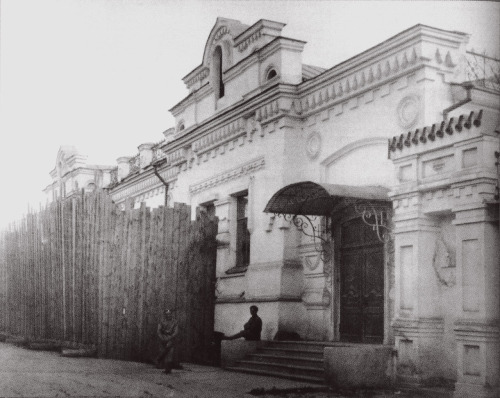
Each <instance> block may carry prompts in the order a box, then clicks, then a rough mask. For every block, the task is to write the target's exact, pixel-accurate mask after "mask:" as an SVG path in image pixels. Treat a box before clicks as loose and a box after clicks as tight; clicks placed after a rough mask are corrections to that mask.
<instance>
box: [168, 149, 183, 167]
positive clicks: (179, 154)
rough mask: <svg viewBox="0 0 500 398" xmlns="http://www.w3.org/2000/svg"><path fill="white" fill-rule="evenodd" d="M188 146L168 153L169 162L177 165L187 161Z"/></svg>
mask: <svg viewBox="0 0 500 398" xmlns="http://www.w3.org/2000/svg"><path fill="white" fill-rule="evenodd" d="M186 154H187V150H186V148H179V149H176V150H175V151H173V152H170V153H168V154H167V155H166V158H167V162H168V164H171V165H175V164H179V163H182V162H185V161H186Z"/></svg>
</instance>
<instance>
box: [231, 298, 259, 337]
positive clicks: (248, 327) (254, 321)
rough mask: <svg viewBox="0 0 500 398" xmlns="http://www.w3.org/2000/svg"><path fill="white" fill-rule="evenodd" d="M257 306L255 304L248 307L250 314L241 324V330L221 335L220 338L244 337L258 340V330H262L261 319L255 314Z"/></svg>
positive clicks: (257, 309)
mask: <svg viewBox="0 0 500 398" xmlns="http://www.w3.org/2000/svg"><path fill="white" fill-rule="evenodd" d="M258 311H259V308H258V307H257V306H256V305H252V306H251V307H250V314H251V315H252V316H251V317H250V319H249V320H248V322H247V323H245V325H244V326H243V330H242V331H241V332H239V333H236V334H234V335H232V336H223V337H222V340H235V339H239V338H241V337H244V338H245V340H253V341H256V340H260V332H261V331H262V319H260V317H259V316H258V315H257V312H258Z"/></svg>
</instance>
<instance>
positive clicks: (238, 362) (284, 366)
mask: <svg viewBox="0 0 500 398" xmlns="http://www.w3.org/2000/svg"><path fill="white" fill-rule="evenodd" d="M240 363H241V364H246V363H250V364H257V365H268V366H269V365H270V366H278V367H282V368H288V369H296V370H306V371H321V372H324V371H325V369H324V367H321V368H313V367H310V366H295V365H287V364H284V363H272V362H259V361H247V360H244V359H243V360H240V361H237V362H236V364H240Z"/></svg>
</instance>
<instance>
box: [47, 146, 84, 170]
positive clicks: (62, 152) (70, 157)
mask: <svg viewBox="0 0 500 398" xmlns="http://www.w3.org/2000/svg"><path fill="white" fill-rule="evenodd" d="M85 158H86V157H85V156H83V155H82V154H80V152H78V150H77V149H76V148H75V147H74V146H72V145H65V146H62V147H60V148H59V151H58V152H57V156H56V167H55V170H56V171H57V174H58V175H59V176H63V175H64V174H66V173H67V172H68V171H70V170H72V169H74V168H76V167H78V166H81V165H82V164H84V162H85Z"/></svg>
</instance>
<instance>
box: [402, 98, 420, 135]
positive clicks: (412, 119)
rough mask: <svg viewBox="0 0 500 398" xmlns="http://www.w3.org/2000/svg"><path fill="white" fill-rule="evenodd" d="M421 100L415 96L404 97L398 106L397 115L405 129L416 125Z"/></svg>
mask: <svg viewBox="0 0 500 398" xmlns="http://www.w3.org/2000/svg"><path fill="white" fill-rule="evenodd" d="M419 107H420V100H419V98H418V97H417V96H415V95H410V96H408V97H404V98H403V99H402V100H401V101H400V102H399V105H398V108H397V115H398V119H399V125H400V126H401V127H403V128H410V127H412V126H414V125H415V123H416V122H417V120H418V115H419Z"/></svg>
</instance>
